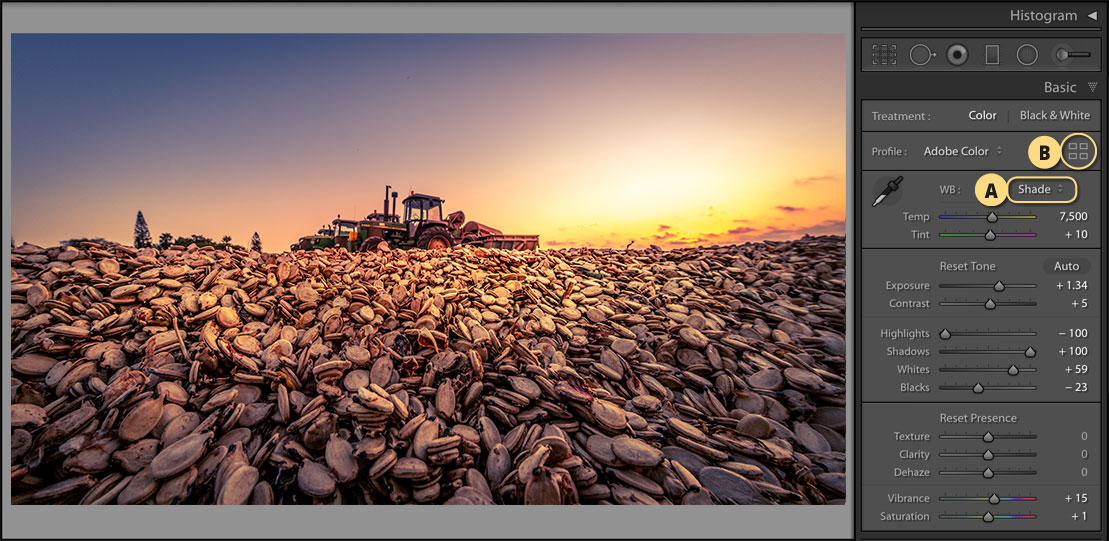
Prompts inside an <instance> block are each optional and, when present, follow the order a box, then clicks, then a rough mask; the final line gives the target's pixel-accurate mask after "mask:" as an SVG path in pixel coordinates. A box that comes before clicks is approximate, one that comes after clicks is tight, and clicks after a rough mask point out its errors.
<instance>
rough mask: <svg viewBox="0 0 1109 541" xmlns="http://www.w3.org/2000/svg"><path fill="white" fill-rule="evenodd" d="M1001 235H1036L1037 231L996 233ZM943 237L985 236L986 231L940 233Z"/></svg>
mask: <svg viewBox="0 0 1109 541" xmlns="http://www.w3.org/2000/svg"><path fill="white" fill-rule="evenodd" d="M994 234H995V235H997V236H999V237H1035V236H1036V234H1035V233H994ZM940 236H941V237H985V236H986V235H985V233H940Z"/></svg>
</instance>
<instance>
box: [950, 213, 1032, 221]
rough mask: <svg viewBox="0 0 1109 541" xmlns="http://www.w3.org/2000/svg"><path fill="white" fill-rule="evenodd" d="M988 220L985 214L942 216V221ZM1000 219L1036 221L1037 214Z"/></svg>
mask: <svg viewBox="0 0 1109 541" xmlns="http://www.w3.org/2000/svg"><path fill="white" fill-rule="evenodd" d="M986 218H989V216H987V215H985V214H941V215H940V219H941V220H985V219H986ZM998 218H999V219H1006V220H1009V219H1016V218H1020V219H1028V220H1035V219H1036V215H1035V214H1010V215H1008V216H998Z"/></svg>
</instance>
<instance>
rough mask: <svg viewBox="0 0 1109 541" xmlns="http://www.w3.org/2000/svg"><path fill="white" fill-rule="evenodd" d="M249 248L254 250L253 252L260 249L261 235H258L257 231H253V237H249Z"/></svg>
mask: <svg viewBox="0 0 1109 541" xmlns="http://www.w3.org/2000/svg"><path fill="white" fill-rule="evenodd" d="M250 249H251V250H254V251H255V252H261V251H262V237H259V236H258V232H257V231H255V232H254V236H253V237H250Z"/></svg>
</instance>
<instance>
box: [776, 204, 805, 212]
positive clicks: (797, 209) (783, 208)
mask: <svg viewBox="0 0 1109 541" xmlns="http://www.w3.org/2000/svg"><path fill="white" fill-rule="evenodd" d="M774 208H776V209H778V210H780V211H782V212H801V211H803V210H805V207H791V206H789V205H778V206H776V207H774Z"/></svg>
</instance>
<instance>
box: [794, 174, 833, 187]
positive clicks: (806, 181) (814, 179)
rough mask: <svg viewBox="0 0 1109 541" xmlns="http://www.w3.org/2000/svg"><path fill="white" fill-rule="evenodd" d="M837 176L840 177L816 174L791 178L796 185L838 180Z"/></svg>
mask: <svg viewBox="0 0 1109 541" xmlns="http://www.w3.org/2000/svg"><path fill="white" fill-rule="evenodd" d="M839 178H840V177H839V176H838V175H821V176H818V177H802V178H795V179H793V183H794V184H796V185H798V186H804V185H806V184H815V183H817V182H831V181H834V180H839Z"/></svg>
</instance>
